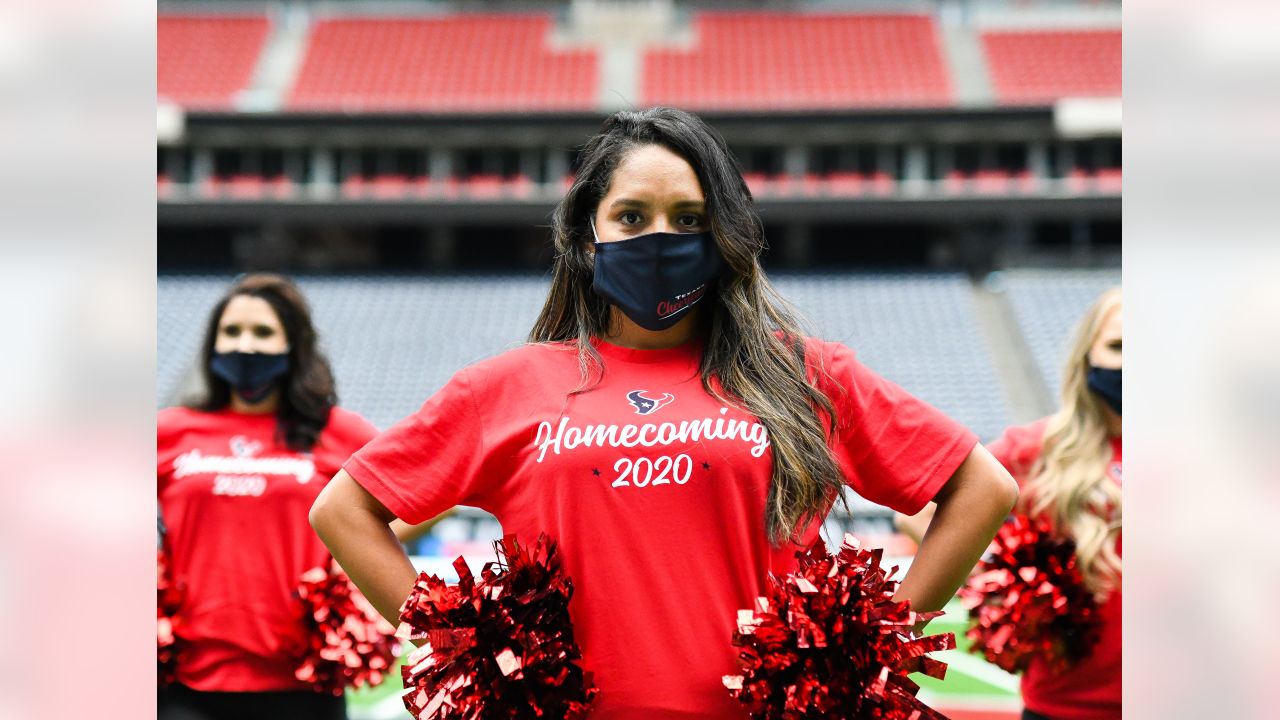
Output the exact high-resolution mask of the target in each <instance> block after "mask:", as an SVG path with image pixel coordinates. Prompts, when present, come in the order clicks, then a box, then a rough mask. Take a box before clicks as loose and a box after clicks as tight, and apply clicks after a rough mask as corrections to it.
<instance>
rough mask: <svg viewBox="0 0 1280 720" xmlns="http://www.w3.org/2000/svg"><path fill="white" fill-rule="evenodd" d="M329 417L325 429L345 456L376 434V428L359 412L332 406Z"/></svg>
mask: <svg viewBox="0 0 1280 720" xmlns="http://www.w3.org/2000/svg"><path fill="white" fill-rule="evenodd" d="M329 417H330V420H329V428H327V429H328V430H329V431H330V432H332V433H333V434H334V442H335V444H337V445H338V446H339V452H342V453H345V455H346V456H350V455H351V454H352V453H354V452H356V451H357V450H359V449H360V448H362V447H364V446H365V445H366V444H368V442H369V441H370V440H372V439H374V438H375V437H377V436H378V428H376V427H374V425H373V423H371V422H369V421H368V420H365V419H364V417H363V416H361V415H360V414H359V413H355V412H352V411H350V410H347V409H345V408H341V407H334V408H333V410H331V411H330V416H329Z"/></svg>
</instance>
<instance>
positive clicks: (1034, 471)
mask: <svg viewBox="0 0 1280 720" xmlns="http://www.w3.org/2000/svg"><path fill="white" fill-rule="evenodd" d="M1122 313H1123V303H1122V299H1121V293H1120V290H1119V289H1113V290H1109V291H1107V292H1106V293H1104V294H1103V295H1102V296H1101V297H1100V298H1098V300H1097V301H1096V302H1095V303H1094V304H1093V306H1092V307H1090V308H1089V310H1088V312H1087V313H1085V316H1084V317H1083V318H1082V320H1081V322H1080V324H1079V326H1078V328H1077V330H1076V333H1075V337H1074V339H1073V341H1072V345H1071V354H1070V355H1069V357H1068V361H1067V366H1066V371H1065V373H1064V377H1063V383H1062V407H1061V408H1060V409H1059V410H1058V412H1056V413H1054V414H1053V415H1051V416H1049V417H1047V418H1043V419H1041V420H1038V421H1036V422H1034V423H1031V424H1030V425H1023V426H1016V427H1011V428H1009V429H1008V430H1006V431H1005V433H1004V435H1002V436H1001V437H1000V438H999V439H998V440H996V441H995V442H993V443H991V444H990V445H988V446H987V449H988V450H990V451H991V454H992V455H994V456H995V457H996V458H997V459H998V460H1000V462H1001V463H1002V464H1003V465H1004V466H1005V467H1006V468H1008V470H1009V472H1010V473H1011V474H1012V475H1013V477H1014V478H1015V479H1016V480H1017V481H1018V483H1019V485H1020V486H1021V498H1020V500H1019V502H1018V508H1017V511H1018V512H1022V513H1025V514H1027V515H1030V516H1033V517H1039V518H1044V519H1047V520H1048V521H1049V522H1050V523H1051V525H1052V527H1053V528H1054V529H1055V530H1056V531H1057V532H1059V533H1061V534H1062V535H1065V536H1066V537H1069V538H1070V539H1071V540H1073V541H1074V542H1075V545H1076V559H1077V563H1078V566H1079V568H1080V570H1081V574H1082V576H1083V578H1084V581H1085V584H1086V586H1087V587H1088V588H1089V589H1091V590H1092V591H1093V592H1094V593H1095V595H1096V596H1097V597H1098V598H1099V602H1100V613H1099V617H1100V618H1101V620H1102V634H1101V639H1100V640H1099V642H1098V644H1097V645H1096V646H1095V647H1094V649H1093V652H1092V653H1091V654H1090V655H1089V656H1088V657H1086V658H1085V659H1084V660H1082V661H1081V662H1079V663H1078V664H1076V665H1074V666H1072V667H1071V668H1070V669H1068V670H1066V671H1064V672H1062V673H1060V674H1055V673H1054V672H1053V671H1052V670H1050V669H1049V664H1048V663H1047V662H1046V661H1045V660H1043V659H1040V658H1037V659H1034V660H1033V661H1032V664H1031V666H1030V668H1029V669H1028V670H1027V671H1026V672H1025V673H1024V674H1023V676H1022V699H1023V705H1024V706H1025V708H1026V710H1025V711H1024V714H1023V717H1024V718H1025V719H1026V720H1109V719H1111V718H1119V717H1120V711H1121V685H1120V667H1121V647H1120V636H1121V633H1120V606H1121V599H1120V598H1121V595H1120V585H1121V582H1120V580H1121V563H1120V553H1121V542H1120V528H1121V514H1122V509H1123V508H1122V505H1123V503H1122V499H1121V494H1120V485H1121V415H1120V410H1121V392H1120V390H1121V371H1122V368H1123V364H1124V363H1123V360H1124V355H1123V342H1122V340H1123V335H1124V318H1123V314H1122ZM932 515H933V508H932V506H929V507H926V508H925V510H923V511H922V512H921V513H919V514H918V515H915V516H913V517H907V516H903V515H898V516H897V518H896V519H897V523H898V527H899V529H900V530H902V531H903V532H904V533H906V534H907V535H909V536H911V537H912V538H913V539H915V540H916V541H917V542H920V541H921V540H923V539H924V538H926V537H928V532H929V530H930V520H931V518H932Z"/></svg>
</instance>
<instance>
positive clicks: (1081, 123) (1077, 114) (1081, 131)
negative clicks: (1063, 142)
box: [1053, 98, 1121, 138]
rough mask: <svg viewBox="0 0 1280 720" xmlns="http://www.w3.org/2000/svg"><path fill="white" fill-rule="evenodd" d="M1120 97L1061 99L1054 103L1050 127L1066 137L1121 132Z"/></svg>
mask: <svg viewBox="0 0 1280 720" xmlns="http://www.w3.org/2000/svg"><path fill="white" fill-rule="evenodd" d="M1120 116H1121V105H1120V98H1063V99H1061V100H1059V101H1057V102H1056V103H1054V105H1053V126H1054V129H1056V130H1057V132H1058V135H1060V136H1062V137H1065V138H1089V137H1107V136H1114V135H1119V134H1120Z"/></svg>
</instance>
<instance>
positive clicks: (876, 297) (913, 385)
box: [157, 274, 1007, 437]
mask: <svg viewBox="0 0 1280 720" xmlns="http://www.w3.org/2000/svg"><path fill="white" fill-rule="evenodd" d="M775 279H776V282H777V284H778V286H779V288H780V290H781V291H782V293H783V295H784V296H786V297H787V298H788V299H790V300H792V301H793V302H794V303H795V304H796V305H797V306H798V307H799V308H800V309H801V311H802V312H804V313H805V314H806V315H807V316H808V317H809V318H810V319H811V320H812V321H813V324H814V327H815V330H816V331H817V333H818V334H819V335H821V336H822V337H826V338H830V339H832V340H839V341H841V342H844V343H846V344H848V345H850V346H851V347H853V348H855V349H856V350H858V351H859V354H860V356H861V357H862V358H863V360H864V361H865V362H867V364H868V365H870V366H871V367H873V368H875V369H877V370H878V371H880V372H882V373H884V374H885V375H886V376H887V377H889V378H890V379H893V380H895V381H897V382H899V383H901V384H902V385H903V386H904V387H906V388H907V389H908V390H911V391H913V392H915V393H917V394H919V395H920V396H921V397H923V398H925V399H926V400H929V401H930V402H933V403H934V404H936V405H938V407H940V408H942V409H943V410H944V411H946V412H948V413H950V414H952V415H953V416H954V417H956V418H957V419H959V420H960V421H961V422H963V423H965V424H966V425H968V426H969V427H972V428H974V430H975V431H977V432H978V433H979V434H980V435H983V437H989V436H991V435H992V434H993V433H997V432H999V430H1000V429H1001V428H1002V427H1003V426H1004V424H1005V422H1006V420H1007V414H1006V411H1005V409H1004V407H1003V403H1002V402H1001V401H1000V400H999V394H998V393H996V394H993V393H991V392H990V388H992V387H996V386H997V381H996V378H995V375H994V370H993V369H992V365H991V362H990V359H989V358H988V357H987V354H986V350H985V346H984V345H983V340H982V335H981V332H980V330H979V329H978V325H977V319H976V316H975V315H974V313H973V310H972V306H971V301H970V299H969V289H968V282H967V280H965V278H964V277H963V276H962V275H958V274H956V275H951V274H947V275H933V274H908V275H901V276H898V275H847V274H841V275H796V274H776V275H775ZM227 282H229V280H228V279H227V278H214V277H189V276H162V277H161V278H160V281H159V298H158V303H157V307H158V309H159V313H160V320H159V323H160V324H159V335H160V338H161V346H160V350H159V369H158V375H159V382H158V390H159V393H160V395H159V397H158V398H157V399H158V401H159V402H160V403H161V404H167V403H168V402H171V401H173V399H174V396H175V393H176V391H177V389H178V387H179V385H180V384H181V381H182V378H183V375H184V373H185V371H186V368H187V367H188V366H189V365H190V363H191V361H192V359H193V357H194V354H195V352H196V348H197V345H198V344H199V333H200V331H201V330H202V329H203V326H204V321H205V314H206V313H207V312H208V311H209V308H210V307H212V305H213V301H214V300H215V299H216V297H217V296H218V294H219V293H220V292H221V291H222V290H223V289H224V288H225V287H226V283H227ZM301 286H302V289H303V291H304V292H305V293H306V294H307V296H308V298H309V299H310V301H311V303H312V306H313V309H314V312H315V318H316V323H317V325H318V326H319V328H320V332H321V337H323V338H324V339H325V345H326V348H327V349H328V351H329V353H330V358H331V360H332V361H333V364H334V371H335V373H336V374H337V377H338V380H339V386H338V389H339V391H340V395H341V397H342V398H343V402H344V403H345V404H346V405H348V406H349V407H351V408H353V409H355V410H357V411H358V412H360V413H362V414H364V415H365V416H366V417H368V418H369V419H370V421H372V422H373V423H375V424H376V425H378V426H379V427H387V426H388V425H390V424H391V423H393V422H395V421H396V420H398V419H399V418H401V417H403V416H405V415H407V414H409V413H410V412H413V411H414V410H416V409H417V408H418V406H419V405H420V404H421V402H422V400H424V399H425V398H426V397H427V396H428V395H430V394H431V393H432V392H434V391H435V390H436V389H438V388H439V387H441V386H442V385H444V383H445V382H446V381H447V380H448V379H449V377H450V376H451V375H452V374H453V373H454V372H455V371H457V370H458V369H460V368H462V367H463V366H465V365H467V364H468V363H470V362H474V361H475V360H478V359H480V358H483V357H485V356H487V355H492V354H494V353H497V352H500V351H502V350H504V349H506V348H509V347H512V346H513V345H515V344H518V343H519V342H521V341H522V340H523V338H524V337H525V335H526V334H527V333H528V330H529V328H530V327H531V326H532V325H533V320H534V318H535V317H536V315H537V312H538V310H539V308H541V306H542V301H543V299H544V297H545V293H546V281H545V280H544V279H543V278H542V277H540V276H537V275H514V276H474V277H473V276H453V277H421V278H381V277H369V276H357V277H314V278H311V277H308V278H304V279H303V280H302V281H301ZM441 308H449V309H450V312H447V313H446V312H441V311H440V309H441ZM443 338H449V341H448V342H445V341H444V340H443Z"/></svg>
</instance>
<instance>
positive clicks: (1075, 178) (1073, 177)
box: [1065, 168, 1093, 193]
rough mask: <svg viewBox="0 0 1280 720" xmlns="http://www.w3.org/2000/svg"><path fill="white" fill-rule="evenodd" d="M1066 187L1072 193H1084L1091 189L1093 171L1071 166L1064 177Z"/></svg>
mask: <svg viewBox="0 0 1280 720" xmlns="http://www.w3.org/2000/svg"><path fill="white" fill-rule="evenodd" d="M1065 183H1066V186H1067V189H1068V190H1070V191H1071V192H1073V193H1084V192H1089V191H1091V190H1093V173H1091V172H1089V171H1088V170H1085V169H1083V168H1071V171H1070V172H1068V173H1067V177H1066V178H1065Z"/></svg>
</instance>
